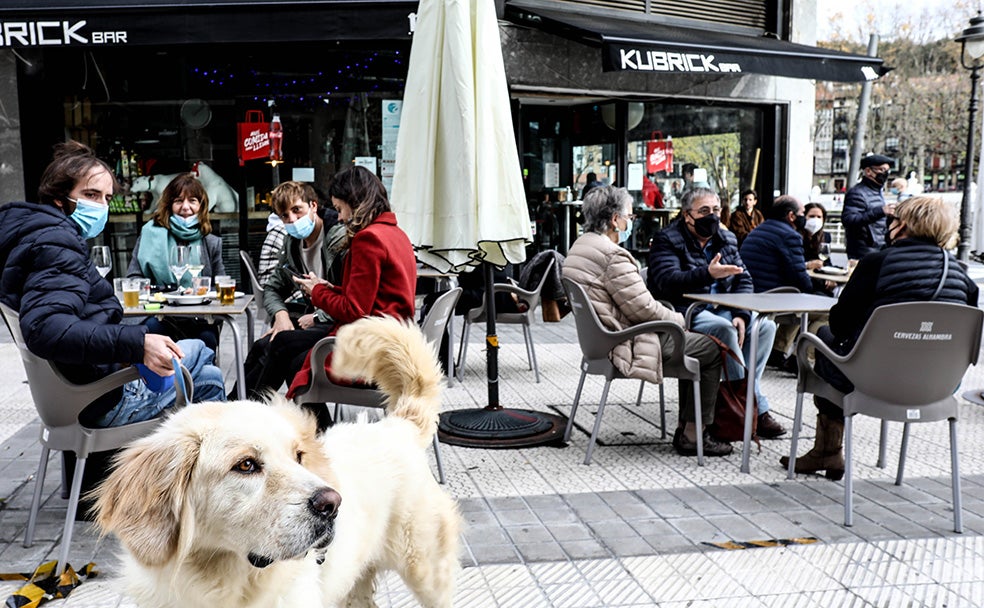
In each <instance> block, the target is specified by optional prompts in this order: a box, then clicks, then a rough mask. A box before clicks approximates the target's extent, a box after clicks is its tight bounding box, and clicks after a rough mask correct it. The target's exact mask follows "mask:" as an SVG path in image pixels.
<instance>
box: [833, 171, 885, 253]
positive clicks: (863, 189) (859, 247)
mask: <svg viewBox="0 0 984 608" xmlns="http://www.w3.org/2000/svg"><path fill="white" fill-rule="evenodd" d="M893 162H894V161H893V160H892V159H891V158H889V157H887V156H882V155H881V154H872V155H870V156H865V157H864V158H862V159H861V181H859V182H858V183H857V184H855V185H854V186H851V188H850V189H849V190H848V191H847V194H845V195H844V210H843V211H842V212H841V224H843V225H844V238H845V244H846V246H847V258H848V259H849V260H860V259H861V258H863V257H864V256H866V255H868V254H869V253H872V252H874V251H878V250H879V249H881V248H882V246H884V245H885V217H886V216H889V215H892V212H893V210H894V209H895V203H886V202H885V192H884V188H885V182H887V181H888V172H889V170H890V169H891V167H892V163H893Z"/></svg>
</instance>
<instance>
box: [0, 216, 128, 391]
mask: <svg viewBox="0 0 984 608" xmlns="http://www.w3.org/2000/svg"><path fill="white" fill-rule="evenodd" d="M0 226H2V227H3V228H2V230H0V269H2V273H3V274H2V275H0V300H2V301H3V303H4V304H6V305H8V306H10V307H11V308H13V309H15V310H17V311H19V312H20V325H21V331H22V332H23V333H24V340H25V341H26V342H27V347H28V348H29V349H30V350H31V352H33V353H34V354H36V355H38V356H40V357H44V358H45V359H50V360H52V361H55V362H56V363H57V364H58V367H59V369H60V370H61V371H62V372H63V373H64V374H65V376H66V377H67V378H68V379H69V380H71V381H73V382H77V383H83V382H91V381H93V380H95V379H97V378H101V377H103V376H105V375H106V374H108V373H110V372H111V371H113V370H114V369H116V365H115V364H117V363H138V362H141V361H143V355H144V353H143V341H144V334H145V333H146V331H147V330H146V328H145V327H144V326H143V325H120V324H119V323H120V320H121V319H122V318H123V309H122V307H121V306H120V303H119V300H117V299H116V295H115V294H114V293H113V285H112V283H110V282H109V281H107V280H106V279H104V278H102V277H100V276H99V273H98V272H97V271H96V267H95V266H94V265H93V264H92V262H90V261H89V251H88V247H87V246H86V243H85V241H84V240H83V239H82V237H81V235H80V233H79V228H78V226H77V225H76V223H75V222H74V221H72V220H71V219H69V218H68V217H67V216H66V215H65V214H64V213H63V212H62V211H61V210H60V209H58V208H57V207H53V206H50V205H38V204H35V203H8V204H6V205H3V206H2V207H0ZM120 394H122V391H117V394H116V395H115V398H113V397H112V396H110V397H107V398H106V399H105V401H106V402H107V404H108V406H110V407H111V406H112V405H113V404H115V403H116V402H117V401H119V398H120V397H119V395H120ZM101 401H103V400H101ZM100 405H102V404H100ZM106 409H108V407H107V408H106Z"/></svg>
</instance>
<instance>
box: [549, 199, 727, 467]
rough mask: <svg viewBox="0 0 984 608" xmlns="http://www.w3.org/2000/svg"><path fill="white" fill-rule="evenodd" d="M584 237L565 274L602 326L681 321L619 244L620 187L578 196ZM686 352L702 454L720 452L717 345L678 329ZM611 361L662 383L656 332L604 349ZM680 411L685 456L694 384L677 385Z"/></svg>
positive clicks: (691, 439)
mask: <svg viewBox="0 0 984 608" xmlns="http://www.w3.org/2000/svg"><path fill="white" fill-rule="evenodd" d="M582 211H583V212H584V234H582V235H581V236H580V237H578V239H577V240H576V241H574V244H573V245H571V248H570V251H569V252H568V256H567V259H566V260H565V262H564V270H563V276H564V277H566V278H568V279H570V280H571V281H574V282H575V283H577V284H578V285H581V286H582V287H584V289H585V291H586V292H587V294H588V298H589V299H590V300H591V304H592V306H593V307H594V309H595V312H596V313H598V318H599V319H601V322H602V324H603V325H604V326H605V327H606V328H607V329H609V330H611V331H619V330H622V329H626V328H629V327H632V326H634V325H638V324H639V323H645V322H646V321H672V322H674V323H676V324H677V325H680V326H681V327H683V326H684V324H683V323H684V320H683V315H682V314H680V313H679V312H677V311H675V310H673V309H672V308H667V307H665V306H663V305H662V304H660V303H659V302H657V301H656V300H655V299H653V297H652V295H650V293H649V291H648V290H647V289H646V284H645V282H644V281H643V279H642V275H640V274H639V270H638V267H637V266H636V263H635V260H634V259H633V257H632V255H631V254H630V253H629V252H628V251H626V250H625V249H624V248H623V247H620V246H619V245H618V243H619V242H620V241H624V240H625V238H627V236H628V233H629V231H630V229H631V224H632V220H633V217H632V196H631V195H630V194H629V193H628V192H627V191H626V190H625V189H624V188H612V187H611V186H604V187H601V188H596V189H595V190H593V191H592V192H591V194H590V195H588V198H587V199H585V201H584V207H583V209H582ZM684 339H685V344H684V352H685V354H687V355H689V356H691V357H694V358H695V359H697V360H698V361H699V362H700V392H701V395H700V404H701V421H702V423H703V425H704V426H703V428H704V436H703V437H702V438H701V441H702V442H703V444H704V454H706V455H708V456H725V455H727V454H730V453H731V451H732V446H731V444H729V443H724V442H720V441H718V440H716V439H715V438H714V437H712V436H711V435H710V434H709V433H708V432H707V428H708V425H710V424H711V423H712V422H713V421H714V403H715V400H716V396H717V390H718V384H719V383H720V380H721V353H720V350H719V349H718V346H717V344H716V343H715V342H714V341H713V340H711V339H710V338H708V337H707V336H703V335H700V334H695V333H692V332H689V331H688V332H686V333H685V334H684ZM609 358H610V359H611V360H612V364H613V365H614V366H615V367H616V368H617V369H618V370H619V371H620V372H621V373H622V374H624V375H625V376H626V377H628V378H639V379H641V380H645V381H646V382H652V383H653V384H660V383H662V381H663V365H662V361H663V355H662V354H661V345H660V342H659V337H658V336H657V335H656V334H654V333H650V334H643V335H639V336H636V337H635V338H633V339H632V340H629V341H627V342H625V343H623V344H619V345H618V346H616V347H615V348H614V349H613V350H612V352H611V353H610V354H609ZM678 386H679V388H680V400H679V403H680V414H679V418H678V420H679V423H678V426H677V430H676V432H675V433H674V435H673V447H674V448H675V449H676V450H677V452H678V453H680V454H681V455H684V456H694V455H696V454H697V433H696V425H695V420H694V397H693V386H692V384H691V383H689V382H680V383H678Z"/></svg>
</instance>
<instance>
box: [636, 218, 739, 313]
mask: <svg viewBox="0 0 984 608" xmlns="http://www.w3.org/2000/svg"><path fill="white" fill-rule="evenodd" d="M707 247H709V248H711V251H717V252H720V253H721V263H722V264H734V265H736V266H741V267H742V268H744V267H745V264H744V262H742V261H741V256H740V255H738V240H737V239H736V238H735V235H734V233H732V232H731V231H729V230H727V229H726V228H721V229H719V230H718V232H717V234H715V235H714V236H712V237H711V240H710V241H708V243H707ZM704 251H705V250H704V249H701V247H700V245H699V244H698V243H697V240H696V239H695V238H694V237H693V235H692V234H690V230H689V229H688V228H687V225H686V224H685V223H684V220H683V218H682V217H680V218H679V219H676V220H674V221H673V222H671V223H670V225H669V226H667V227H666V228H664V229H663V230H660V231H659V232H657V233H656V235H655V236H654V237H653V244H652V247H650V249H649V274H648V278H647V281H646V284H647V286H648V287H649V291H650V292H651V293H652V294H653V297H654V298H656V299H657V300H667V301H669V302H670V303H672V304H673V306H674V307H675V308H676V309H677V310H678V311H679V312H686V311H687V307H689V306H690V305H691V304H693V300H689V299H687V298H685V297H683V294H685V293H710V292H711V285H715V292H716V293H752V277H751V275H749V274H748V271H747V270H746V271H745V272H743V273H741V274H736V275H733V276H729V277H725V278H723V279H718V280H717V281H715V280H714V278H713V277H712V276H711V273H710V272H709V271H708V270H707V265H708V259H707V257H706V256H705V254H704ZM731 312H732V314H733V315H735V316H737V317H742V318H744V319H745V321H746V322H747V321H748V319H749V314H748V311H746V310H732V311H731Z"/></svg>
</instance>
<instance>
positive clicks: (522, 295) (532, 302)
mask: <svg viewBox="0 0 984 608" xmlns="http://www.w3.org/2000/svg"><path fill="white" fill-rule="evenodd" d="M554 263H555V260H550V263H549V264H547V266H546V268H545V269H544V271H543V276H542V277H541V278H540V282H539V283H538V284H537V286H536V289H534V290H533V291H528V290H526V289H523V288H521V287H519V286H517V285H511V284H508V283H496V284H495V285H494V286H493V293H510V294H514V295H515V296H516V298H517V299H519V302H520V303H521V304H526V306H527V309H526V311H525V312H499V311H496V313H495V322H496V324H497V325H522V326H523V339H524V340H525V341H526V359H527V361H528V362H529V366H530V369H531V370H533V375H534V376H535V377H536V381H537V383H539V382H540V368H539V367H537V364H536V350H535V348H534V346H533V334H532V332H531V327H532V326H533V320H534V318H535V317H534V316H533V315H534V313H535V312H536V308H537V306H539V305H540V293H541V292H542V291H543V284H544V283H546V282H547V277H549V276H550V272H551V271H552V270H553V267H554ZM485 318H486V317H485V300H484V298H483V300H482V304H481V305H480V306H476V307H475V308H472V309H471V310H469V311H468V312H466V313H465V322H464V327H463V328H462V330H461V347H460V348H459V350H458V353H459V354H458V362H457V364H456V365H457V373H458V381H459V382H461V381H462V378H463V377H464V374H465V361H466V357H467V355H468V330H469V329H471V326H472V323H483V322H485Z"/></svg>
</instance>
